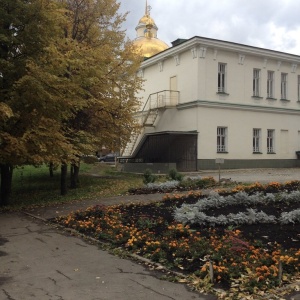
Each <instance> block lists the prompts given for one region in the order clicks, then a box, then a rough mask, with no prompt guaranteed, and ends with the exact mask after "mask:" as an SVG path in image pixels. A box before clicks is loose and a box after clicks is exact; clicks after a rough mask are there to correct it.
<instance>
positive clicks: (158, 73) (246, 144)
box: [123, 36, 300, 172]
mask: <svg viewBox="0 0 300 300" xmlns="http://www.w3.org/2000/svg"><path fill="white" fill-rule="evenodd" d="M172 44H173V46H172V47H170V48H168V49H166V50H164V51H162V52H160V53H158V54H156V55H154V56H151V57H150V58H148V59H146V60H145V61H144V62H143V63H142V65H141V68H140V72H139V74H140V76H141V77H143V79H145V83H144V91H143V92H141V93H140V94H139V95H138V96H139V97H141V99H142V101H143V108H142V110H141V113H140V115H139V117H140V120H141V124H142V125H143V130H142V131H141V133H140V134H139V135H138V136H133V137H132V140H131V142H130V143H129V144H128V145H127V148H126V149H125V152H124V154H123V155H124V156H127V157H131V158H132V160H128V161H129V162H135V163H127V164H125V169H128V170H142V169H145V168H146V167H152V169H153V171H158V170H161V171H162V172H163V171H165V170H166V169H169V168H173V167H175V166H176V168H177V169H178V170H179V171H196V170H203V169H215V168H217V167H218V165H216V159H217V158H221V159H224V165H223V166H222V168H265V167H267V168H273V167H274V168H276V167H296V166H299V165H300V160H297V155H296V151H298V150H300V56H297V55H292V54H288V53H282V52H278V51H273V50H268V49H262V48H257V47H251V46H247V45H241V44H236V43H231V42H227V41H221V40H215V39H209V38H204V37H199V36H196V37H193V38H191V39H188V40H177V41H175V42H173V43H172ZM137 162H139V163H137Z"/></svg>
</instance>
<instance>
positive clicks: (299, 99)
mask: <svg viewBox="0 0 300 300" xmlns="http://www.w3.org/2000/svg"><path fill="white" fill-rule="evenodd" d="M298 101H300V75H298Z"/></svg>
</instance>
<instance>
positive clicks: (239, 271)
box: [56, 184, 300, 299]
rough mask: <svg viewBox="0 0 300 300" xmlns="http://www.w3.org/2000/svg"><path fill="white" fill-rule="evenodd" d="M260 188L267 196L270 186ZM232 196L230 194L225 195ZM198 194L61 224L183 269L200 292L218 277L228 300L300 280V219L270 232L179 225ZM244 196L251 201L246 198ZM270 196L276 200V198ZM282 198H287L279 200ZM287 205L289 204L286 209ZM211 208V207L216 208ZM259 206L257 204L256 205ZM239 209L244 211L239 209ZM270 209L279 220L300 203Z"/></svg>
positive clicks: (95, 211) (91, 213)
mask: <svg viewBox="0 0 300 300" xmlns="http://www.w3.org/2000/svg"><path fill="white" fill-rule="evenodd" d="M273 186H276V189H277V190H276V191H280V190H286V185H279V184H278V185H274V184H273V185H272V188H273ZM291 186H293V188H294V187H295V184H294V185H291V184H290V185H289V187H290V188H289V189H292V188H291ZM257 187H258V185H256V187H255V188H253V187H252V190H255V191H251V192H256V189H257ZM260 188H262V189H263V190H264V191H266V190H267V189H268V188H269V186H260ZM240 190H241V188H239V189H238V190H234V191H232V192H233V193H237V192H238V191H240ZM221 192H222V191H221ZM229 192H230V191H228V190H226V194H228V193H229ZM199 194H200V193H199V192H189V193H187V194H185V195H173V196H172V195H166V196H165V197H164V200H162V201H161V202H157V203H151V204H147V205H142V204H138V205H137V204H131V205H127V206H124V205H118V206H108V207H105V206H95V207H91V208H89V209H87V210H85V211H78V212H75V213H73V214H70V215H68V216H66V217H59V218H57V220H56V221H57V222H59V223H60V224H62V225H64V226H66V227H69V228H73V229H76V230H78V231H79V232H81V233H83V234H86V235H89V236H92V237H95V238H97V239H99V240H106V241H110V242H111V243H112V244H113V245H115V246H118V247H119V246H122V247H124V248H125V249H127V250H128V251H130V252H133V253H136V254H139V255H141V256H144V257H146V258H149V259H151V260H153V261H155V262H159V263H161V264H164V265H165V266H167V267H169V268H172V269H174V270H180V271H181V272H184V273H185V274H187V275H189V276H190V278H192V282H193V283H194V286H195V287H196V286H197V287H199V288H201V289H205V288H209V287H211V284H210V277H211V275H212V273H213V280H214V284H221V285H222V286H223V287H226V288H227V294H228V295H231V296H228V297H231V298H228V299H234V297H235V296H234V295H237V294H239V293H243V294H244V295H245V294H246V295H247V294H255V293H257V292H258V291H268V290H270V289H272V288H274V287H276V286H278V285H279V284H280V283H281V282H280V281H283V282H289V281H291V280H293V278H296V277H297V276H299V271H300V267H299V261H300V250H299V248H300V247H299V239H300V228H299V227H300V226H299V223H297V220H294V219H293V220H294V223H292V222H291V223H288V224H275V225H274V224H271V227H270V226H268V225H265V224H261V223H258V224H252V225H248V224H243V225H240V226H236V225H234V226H228V225H227V224H226V226H220V225H218V224H215V227H211V226H210V225H209V226H208V225H207V224H197V223H194V224H192V225H188V224H184V223H186V222H184V223H180V222H176V221H175V220H174V212H175V211H176V210H178V209H180V207H181V206H182V204H184V203H189V204H192V205H195V203H196V202H197V200H198V199H199V197H200V195H199ZM237 195H238V194H237ZM289 195H292V194H288V193H285V198H286V199H287V198H288V197H289ZM244 197H246V198H247V197H249V196H248V194H244ZM256 197H257V198H259V197H258V196H256ZM261 197H262V199H263V202H265V199H264V198H263V197H266V196H264V194H261ZM268 197H269V198H270V199H271V198H272V197H271V195H269V196H268ZM240 198H241V197H240ZM250 198H251V197H250ZM275 198H276V195H275ZM283 198H284V197H283V194H282V195H281V196H280V199H283ZM290 198H292V197H290ZM204 199H205V197H204V196H203V199H199V205H200V204H201V201H202V202H203V203H204V202H205V200H204ZM270 201H271V200H270ZM274 201H275V200H274ZM279 202H280V201H279ZM279 202H278V203H279ZM283 203H288V205H286V206H284V205H283ZM223 204H224V203H223ZM207 205H208V204H207ZM209 205H210V207H212V204H209ZM239 205H241V204H239ZM255 205H258V204H257V202H256V204H255ZM255 205H254V206H253V207H255ZM264 205H265V204H264ZM207 207H208V206H206V208H207ZM236 207H238V209H239V207H240V206H236ZM266 207H269V208H270V209H271V210H272V211H273V212H272V213H273V215H276V216H277V215H278V214H279V215H281V214H282V207H284V211H283V212H287V213H288V212H289V211H293V210H296V209H297V208H299V201H298V202H297V201H286V200H284V201H282V202H281V205H274V202H273V203H272V205H270V204H268V205H266ZM225 208H226V210H227V211H231V210H232V208H231V206H226V205H223V206H221V208H220V211H223V212H224V210H225ZM270 214H271V213H269V212H268V215H270ZM272 230H273V231H272ZM266 236H267V237H268V238H266ZM281 268H282V272H283V274H282V275H281ZM195 278H196V279H195ZM257 299H258V298H257Z"/></svg>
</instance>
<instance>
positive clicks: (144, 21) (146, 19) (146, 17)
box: [139, 15, 156, 26]
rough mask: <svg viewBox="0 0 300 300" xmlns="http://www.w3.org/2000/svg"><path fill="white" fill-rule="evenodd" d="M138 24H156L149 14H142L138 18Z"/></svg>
mask: <svg viewBox="0 0 300 300" xmlns="http://www.w3.org/2000/svg"><path fill="white" fill-rule="evenodd" d="M139 24H145V25H146V24H152V25H153V26H156V24H155V22H154V20H153V19H152V18H151V17H150V16H149V15H144V16H143V17H142V18H141V19H140V20H139Z"/></svg>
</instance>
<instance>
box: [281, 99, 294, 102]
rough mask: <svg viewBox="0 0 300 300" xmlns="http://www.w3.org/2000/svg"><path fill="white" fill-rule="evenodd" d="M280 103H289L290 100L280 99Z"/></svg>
mask: <svg viewBox="0 0 300 300" xmlns="http://www.w3.org/2000/svg"><path fill="white" fill-rule="evenodd" d="M280 101H284V102H290V101H291V100H288V99H280Z"/></svg>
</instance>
